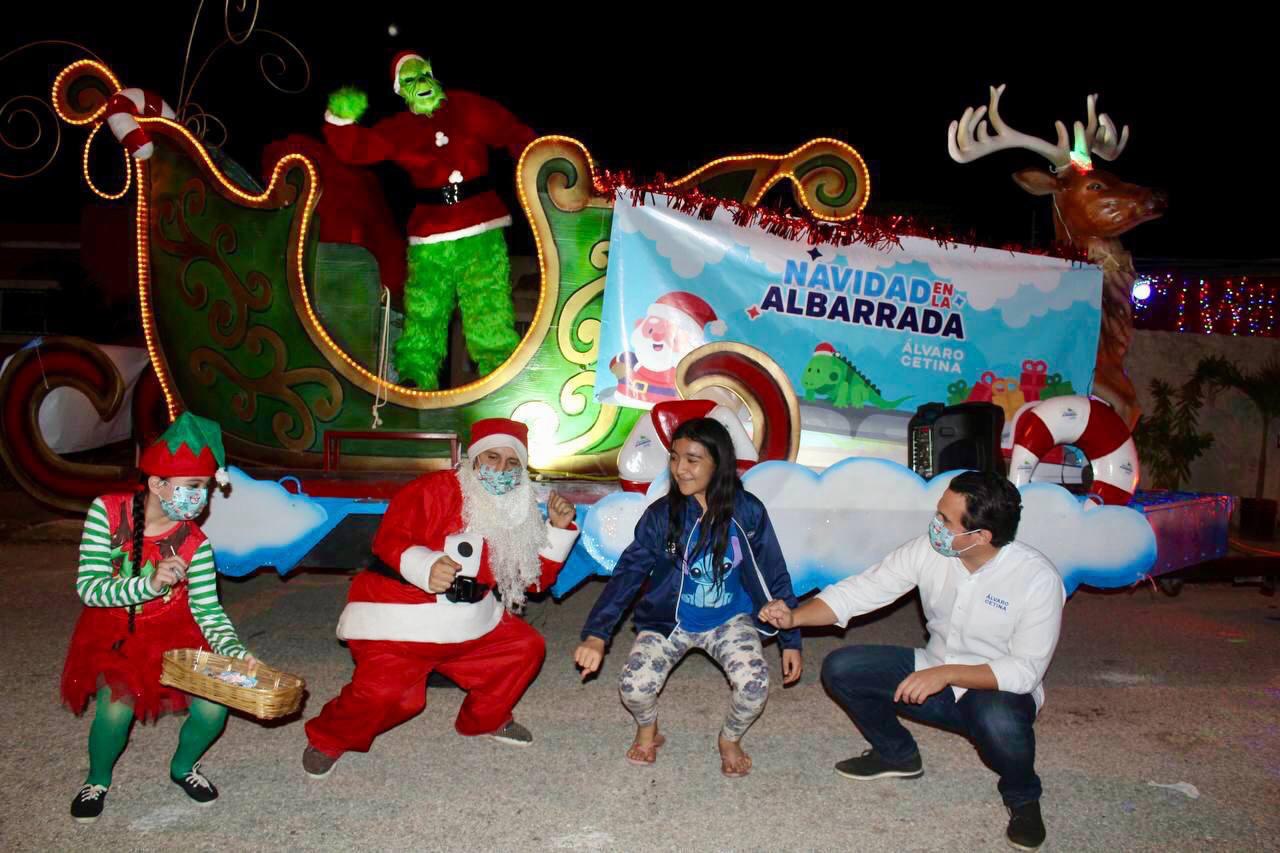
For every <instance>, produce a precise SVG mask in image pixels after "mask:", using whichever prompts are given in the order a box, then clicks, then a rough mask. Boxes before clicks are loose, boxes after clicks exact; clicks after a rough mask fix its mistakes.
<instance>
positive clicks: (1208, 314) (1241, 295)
mask: <svg viewBox="0 0 1280 853" xmlns="http://www.w3.org/2000/svg"><path fill="white" fill-rule="evenodd" d="M1278 294H1280V276H1249V275H1244V276H1232V277H1229V278H1210V277H1200V276H1194V275H1192V276H1187V275H1179V274H1177V273H1172V272H1166V273H1159V274H1148V275H1143V276H1140V277H1139V278H1138V280H1137V282H1135V283H1134V287H1133V295H1132V299H1133V325H1134V326H1135V327H1137V328H1139V329H1156V330H1161V331H1167V332H1191V333H1194V334H1202V335H1240V336H1248V337H1263V338H1274V337H1280V335H1278V334H1277V327H1276V298H1277V295H1278Z"/></svg>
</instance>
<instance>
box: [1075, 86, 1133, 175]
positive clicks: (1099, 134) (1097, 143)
mask: <svg viewBox="0 0 1280 853" xmlns="http://www.w3.org/2000/svg"><path fill="white" fill-rule="evenodd" d="M1087 103H1088V112H1089V125H1088V127H1084V126H1082V125H1081V124H1080V122H1076V123H1075V132H1076V134H1075V135H1076V150H1077V151H1079V152H1081V153H1086V152H1089V151H1092V152H1093V153H1094V154H1097V155H1098V156H1099V157H1101V158H1102V159H1103V160H1114V159H1116V158H1117V157H1119V156H1120V154H1121V152H1123V151H1124V147H1125V145H1127V144H1128V143H1129V125H1127V124H1126V125H1125V126H1124V127H1123V128H1122V129H1121V131H1120V134H1119V135H1118V136H1117V134H1116V126H1115V124H1114V123H1113V122H1112V121H1111V116H1109V115H1107V114H1106V113H1103V114H1102V115H1098V96H1097V95H1090V96H1089V98H1088V101H1087Z"/></svg>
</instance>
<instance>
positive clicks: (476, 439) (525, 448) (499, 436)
mask: <svg viewBox="0 0 1280 853" xmlns="http://www.w3.org/2000/svg"><path fill="white" fill-rule="evenodd" d="M495 447H509V448H511V449H512V450H514V451H515V452H516V455H517V456H519V457H520V464H521V465H524V466H525V467H528V466H529V428H528V427H527V426H525V425H524V424H522V423H520V422H519V421H513V420H510V419H509V418H485V419H484V420H481V421H476V422H475V423H474V424H472V425H471V444H470V445H469V446H468V447H467V457H468V458H470V459H475V458H476V457H477V456H479V455H480V454H481V453H484V452H485V451H486V450H492V449H493V448H495Z"/></svg>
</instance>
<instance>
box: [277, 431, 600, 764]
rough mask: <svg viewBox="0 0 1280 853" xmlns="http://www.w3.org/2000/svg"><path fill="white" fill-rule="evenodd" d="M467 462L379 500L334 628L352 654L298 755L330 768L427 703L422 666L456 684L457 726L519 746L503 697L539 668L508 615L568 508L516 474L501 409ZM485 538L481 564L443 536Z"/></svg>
mask: <svg viewBox="0 0 1280 853" xmlns="http://www.w3.org/2000/svg"><path fill="white" fill-rule="evenodd" d="M467 455H468V460H469V461H464V462H463V464H462V465H460V466H458V467H457V468H456V469H453V470H448V471H436V472H432V473H430V474H426V475H424V476H422V477H419V478H418V479H417V480H414V481H413V482H412V483H410V484H409V485H408V486H406V487H405V488H404V489H402V490H401V491H400V493H399V494H397V495H396V496H395V498H394V499H393V500H392V501H391V505H390V506H388V507H387V512H386V515H385V516H383V519H382V524H381V526H380V527H379V528H378V532H377V535H376V536H375V537H374V540H373V552H374V554H375V555H376V556H377V557H378V558H379V559H380V560H381V561H383V564H384V565H378V566H375V567H374V568H371V569H368V570H365V571H363V572H360V573H359V574H358V575H356V577H355V580H353V581H352V584H351V591H350V592H349V593H348V595H347V606H346V608H345V609H344V610H343V611H342V616H341V618H339V620H338V638H339V639H342V640H346V641H347V644H348V646H349V647H350V649H351V656H352V658H354V659H355V665H356V668H355V673H354V675H353V676H352V679H351V683H350V684H348V685H347V686H346V687H344V688H343V689H342V692H341V693H340V694H338V696H337V698H335V699H333V700H332V701H330V702H329V703H328V704H327V705H325V706H324V709H323V710H321V712H320V715H319V716H318V717H316V718H314V719H312V720H310V721H309V722H308V723H307V725H306V732H307V741H308V745H307V748H306V750H305V751H304V753H303V756H302V765H303V768H304V769H305V770H306V772H307V773H308V774H309V775H310V776H313V777H316V778H320V777H323V776H327V775H328V774H329V772H330V771H331V770H332V769H333V765H334V763H335V762H336V761H337V760H338V759H339V758H340V757H341V756H342V754H343V753H345V752H351V751H356V752H367V751H368V749H369V747H370V746H371V745H372V743H373V740H374V738H375V737H377V736H378V735H379V734H381V733H382V732H385V731H387V730H388V729H391V728H393V727H395V726H397V725H399V724H400V723H403V722H405V721H406V720H408V719H409V718H411V717H413V716H414V715H416V714H417V713H419V712H420V711H421V710H422V709H423V708H424V707H425V706H426V683H427V676H429V675H430V674H431V673H432V672H433V671H437V672H439V673H440V674H441V675H444V676H445V677H447V678H448V679H449V680H451V681H453V682H454V683H455V684H457V685H458V686H459V687H461V688H462V689H463V690H465V691H467V698H466V700H465V701H464V702H463V703H462V709H461V711H459V713H458V718H457V721H456V723H455V727H456V728H457V730H458V733H459V734H462V735H468V736H478V735H488V736H490V737H492V738H493V739H495V740H498V741H502V742H504V743H509V744H515V745H518V746H527V745H528V744H529V743H531V742H532V740H533V736H532V735H531V734H530V733H529V730H528V729H526V728H525V727H524V726H522V725H520V724H519V723H517V722H515V720H514V718H513V717H512V709H513V708H514V707H515V705H516V703H517V702H518V701H519V700H520V697H521V696H522V695H523V694H524V691H525V689H526V688H527V687H528V686H529V683H530V682H532V681H533V678H534V676H535V675H537V673H538V669H539V668H540V667H541V666H542V660H543V658H544V657H545V655H546V644H545V642H544V641H543V639H542V636H541V635H540V634H538V632H537V631H535V630H534V629H533V628H531V627H530V626H529V624H528V623H527V622H525V621H524V620H523V619H521V618H520V617H519V616H517V615H516V612H517V611H518V610H519V609H520V608H521V607H522V606H523V604H524V601H525V596H526V593H527V592H528V591H531V590H532V591H538V590H541V589H545V588H546V587H548V586H550V584H552V583H553V582H554V581H555V577H556V574H557V573H558V572H559V570H560V566H561V565H562V564H563V563H564V561H565V559H566V558H567V557H568V556H569V551H570V550H571V549H572V548H573V543H574V542H575V541H576V539H577V537H578V531H577V528H576V527H575V526H574V525H573V517H574V507H573V505H572V504H571V503H569V502H568V501H566V500H564V499H563V498H561V497H560V496H559V495H557V494H556V493H555V492H552V493H551V495H550V496H549V497H548V499H547V514H548V519H547V520H546V521H543V519H542V515H541V513H539V512H538V507H537V503H536V500H535V498H534V495H533V490H532V486H531V484H530V482H529V478H528V477H527V476H526V468H527V466H528V459H529V456H528V430H527V428H526V427H525V425H524V424H521V423H518V422H516V421H511V420H507V419H505V418H490V419H487V420H482V421H478V422H476V424H475V425H474V426H473V427H472V429H471V444H470V447H469V448H468V451H467ZM462 532H466V533H469V534H472V535H473V536H479V537H483V545H482V547H481V550H480V561H479V571H478V573H477V574H476V575H475V577H474V578H473V579H468V578H466V577H465V576H464V577H462V578H459V577H458V575H459V571H460V569H461V568H462V567H461V565H460V564H459V563H458V562H455V561H454V559H452V558H451V557H449V556H448V555H446V554H445V553H444V552H445V548H446V547H447V546H446V542H445V540H446V538H447V537H449V536H450V535H452V534H457V533H462Z"/></svg>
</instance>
